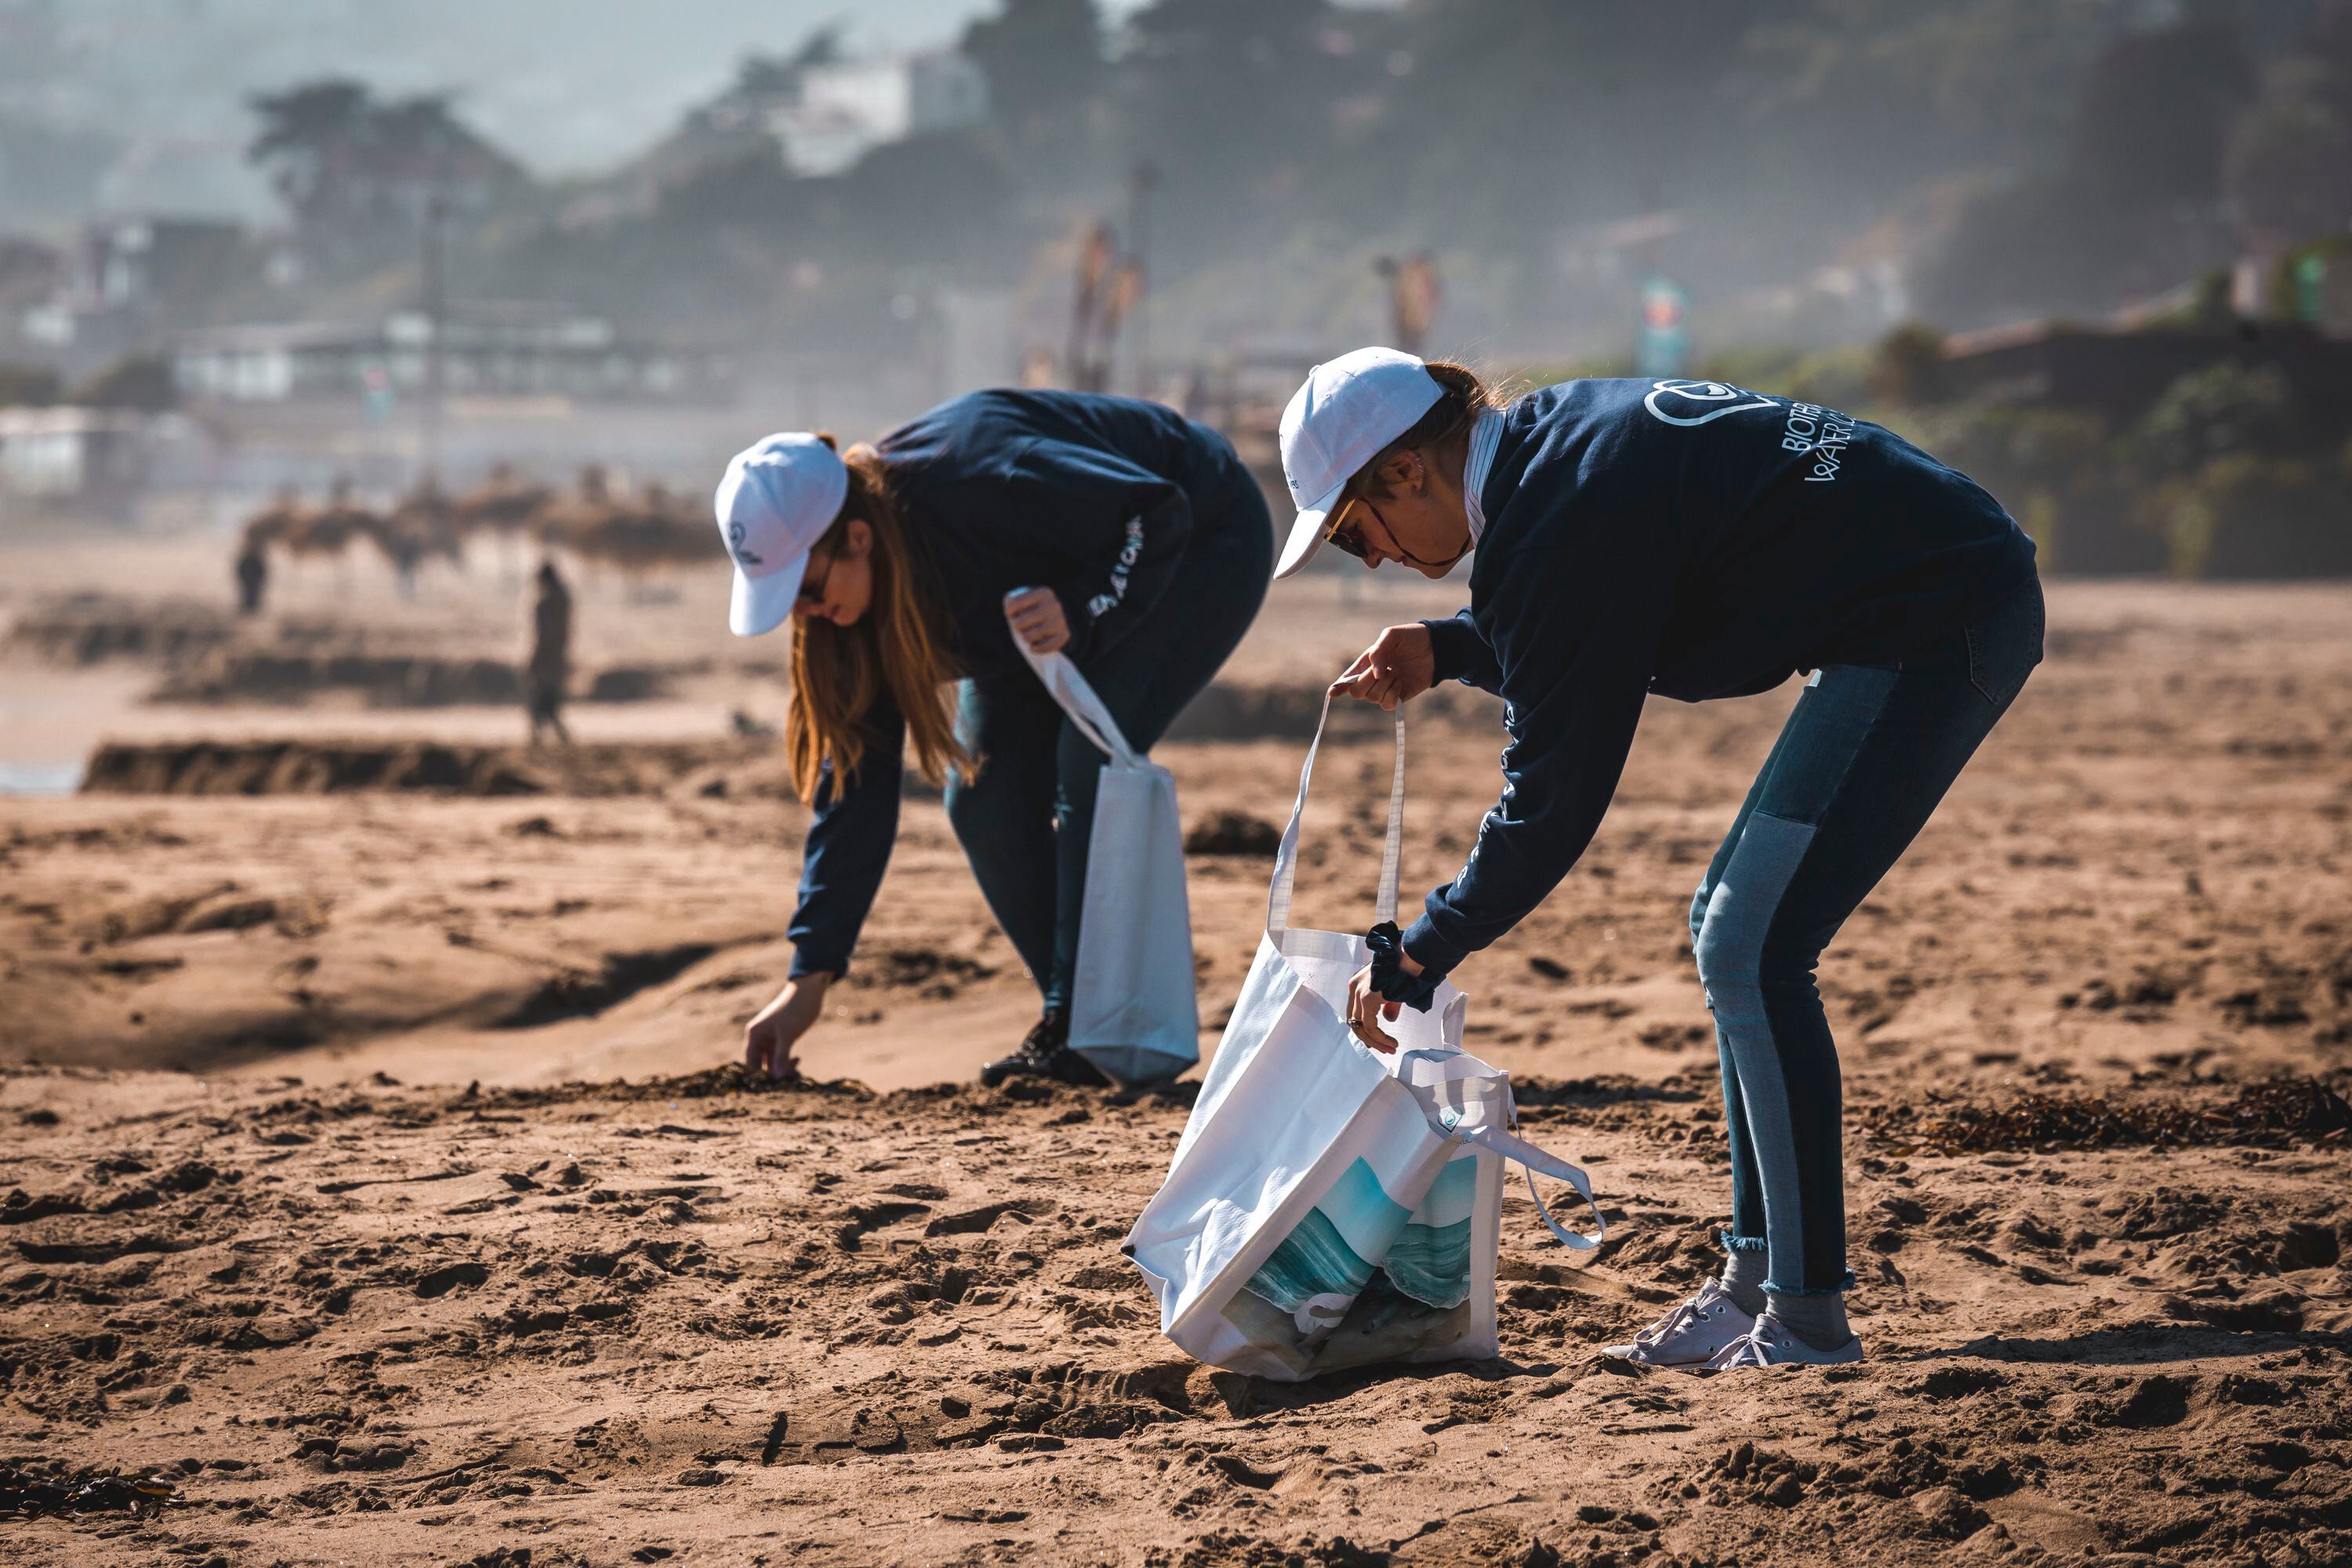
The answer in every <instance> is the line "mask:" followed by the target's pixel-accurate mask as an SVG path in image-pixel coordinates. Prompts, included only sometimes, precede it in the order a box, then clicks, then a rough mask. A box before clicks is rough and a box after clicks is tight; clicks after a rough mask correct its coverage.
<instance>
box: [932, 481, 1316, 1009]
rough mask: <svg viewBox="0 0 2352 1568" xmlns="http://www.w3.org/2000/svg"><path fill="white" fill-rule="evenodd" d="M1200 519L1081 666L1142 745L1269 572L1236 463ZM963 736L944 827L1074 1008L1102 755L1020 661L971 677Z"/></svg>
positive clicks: (1258, 501) (1234, 633)
mask: <svg viewBox="0 0 2352 1568" xmlns="http://www.w3.org/2000/svg"><path fill="white" fill-rule="evenodd" d="M1204 511H1205V509H1203V511H1196V512H1195V513H1194V516H1193V520H1192V527H1193V534H1192V542H1191V543H1189V544H1188V545H1187V546H1186V547H1185V551H1184V559H1183V561H1182V563H1181V564H1180V565H1179V566H1178V567H1177V569H1176V576H1175V579H1174V580H1173V581H1172V582H1171V583H1170V584H1169V585H1168V589H1167V592H1166V593H1165V594H1164V595H1162V596H1161V598H1160V602H1159V603H1158V604H1156V605H1153V606H1152V608H1151V613H1150V615H1148V616H1145V617H1144V619H1143V622H1142V624H1141V625H1139V626H1137V627H1135V629H1134V630H1132V631H1130V632H1129V633H1128V635H1127V636H1126V637H1123V638H1121V639H1120V640H1119V642H1118V644H1117V645H1116V646H1114V647H1111V648H1110V649H1108V651H1107V652H1104V653H1101V654H1099V655H1097V657H1096V658H1093V659H1092V660H1091V661H1089V662H1088V663H1087V664H1085V665H1083V666H1081V667H1080V672H1081V673H1082V674H1084V675H1085V676H1086V678H1087V683H1088V684H1089V685H1091V686H1092V687H1093V688H1094V689H1095V691H1096V693H1097V695H1099V696H1100V697H1101V698H1102V700H1103V702H1104V703H1105V704H1106V705H1107V706H1108V708H1109V709H1110V710H1111V716H1112V717H1113V718H1115V719H1117V720H1118V727H1119V731H1120V732H1121V733H1122V734H1124V735H1125V736H1126V737H1127V739H1128V743H1129V744H1130V745H1132V746H1135V747H1136V748H1138V749H1139V750H1146V749H1149V748H1150V747H1151V746H1152V745H1153V744H1155V743H1156V742H1158V741H1159V739H1160V736H1161V735H1162V734H1164V733H1165V732H1166V731H1167V729H1168V726H1169V725H1170V724H1171V723H1173V722H1174V721H1175V719H1176V716H1177V715H1178V714H1179V713H1181V712H1182V711H1183V710H1184V705H1185V704H1186V703H1188V702H1190V701H1192V699H1193V698H1195V697H1197V696H1199V695H1200V693H1201V691H1202V689H1203V688H1205V687H1206V686H1207V685H1208V684H1209V681H1210V680H1211V679H1212V678H1213V677H1214V676H1215V675H1216V673H1217V671H1218V669H1219V668H1222V667H1223V664H1224V662H1225V658H1226V657H1227V656H1228V655H1230V654H1231V653H1232V652H1233V651H1234V647H1235V646H1236V645H1238V644H1239V643H1240V642H1241V640H1242V634H1243V633H1244V632H1246V631H1248V630H1249V626H1250V622H1251V621H1253V620H1255V618H1256V616H1257V610H1258V605H1260V604H1262V603H1263V602H1264V601H1265V589H1266V584H1267V583H1268V582H1269V581H1270V580H1271V579H1272V577H1273V574H1274V524H1273V522H1272V521H1271V520H1270V519H1269V518H1268V517H1267V515H1266V510H1265V497H1264V496H1263V495H1262V494H1261V493H1260V492H1259V490H1258V488H1257V485H1256V482H1255V480H1253V479H1250V478H1249V477H1248V475H1247V474H1246V473H1244V472H1242V471H1241V470H1239V469H1238V468H1237V469H1236V470H1235V471H1234V477H1233V482H1232V483H1230V484H1229V485H1228V486H1227V487H1226V494H1225V498H1224V504H1223V506H1222V507H1220V508H1219V509H1218V510H1217V511H1216V514H1215V515H1213V516H1212V515H1204ZM956 733H957V736H958V738H959V739H961V741H962V742H963V743H964V744H965V746H967V747H969V748H971V750H972V752H973V754H974V755H975V756H978V757H980V758H981V759H982V767H981V769H980V776H979V777H977V778H972V779H966V778H964V777H962V776H961V774H958V775H953V776H950V778H949V780H948V787H947V811H948V821H949V822H950V824H952V825H953V826H954V828H955V834H956V838H957V841H958V842H960V843H961V844H962V846H963V852H964V856H965V858H967V859H969V860H970V861H971V869H972V875H973V876H974V877H975V878H977V879H979V881H980V890H981V892H982V895H983V896H984V897H985V898H986V899H987V900H988V907H989V910H990V912H992V914H994V915H995V916H996V923H997V924H998V925H1000V926H1003V928H1004V934H1005V935H1006V936H1007V937H1009V938H1011V939H1012V942H1013V951H1014V952H1018V953H1019V954H1020V955H1021V962H1022V963H1025V964H1027V965H1028V966H1029V973H1030V976H1031V978H1032V979H1034V980H1035V981H1036V983H1037V988H1038V990H1039V991H1041V992H1042V993H1044V994H1045V1006H1046V1008H1047V1009H1048V1010H1051V1009H1054V1008H1066V1007H1068V1006H1069V1005H1070V979H1071V975H1072V974H1073V973H1075V972H1076V967H1077V957H1078V926H1079V916H1080V913H1081V911H1082V910H1084V908H1085V905H1086V891H1087V845H1088V842H1089V840H1090V839H1091V838H1092V837H1093V835H1094V822H1095V791H1096V787H1097V784H1099V783H1100V780H1101V775H1102V765H1103V754H1102V753H1101V752H1098V751H1097V750H1095V748H1094V743H1093V742H1090V741H1088V740H1087V738H1086V737H1085V736H1084V735H1082V734H1080V733H1079V732H1078V731H1077V728H1076V726H1075V725H1073V724H1071V723H1070V722H1069V721H1068V720H1067V719H1066V717H1065V716H1064V715H1063V712H1062V710H1061V709H1060V707H1059V706H1057V705H1056V704H1055V701H1054V700H1053V698H1051V697H1049V696H1047V695H1046V693H1045V687H1044V686H1042V685H1041V684H1039V682H1038V680H1037V678H1036V676H1035V675H1034V674H1033V673H1032V672H1031V671H1030V668H1029V667H1028V666H1027V665H1025V664H1024V665H1023V666H1021V667H1020V668H1018V669H1013V670H1008V671H1006V672H1005V673H1003V674H1002V675H995V676H991V677H988V678H987V679H981V680H966V681H964V682H962V683H961V685H960V686H959V687H958V688H957V691H956Z"/></svg>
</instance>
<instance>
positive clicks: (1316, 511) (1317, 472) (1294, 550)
mask: <svg viewBox="0 0 2352 1568" xmlns="http://www.w3.org/2000/svg"><path fill="white" fill-rule="evenodd" d="M1444 395H1445V388H1444V387H1443V386H1440V385H1439V384H1438V383H1437V378H1436V377H1435V376H1433V375H1432V374H1429V367H1428V366H1427V365H1425V364H1423V363H1422V361H1421V359H1420V358H1419V356H1417V355H1414V354H1409V353H1399V352H1398V351H1397V350H1395V349H1358V350H1356V351H1355V352H1354V353H1345V354H1341V355H1340V356H1339V358H1338V359H1335V360H1333V361H1332V362H1331V363H1328V364H1318V365H1317V366H1316V367H1315V368H1314V369H1313V370H1311V371H1309V372H1307V380H1306V383H1305V384H1303V385H1301V386H1300V387H1299V389H1298V390H1297V392H1296V393H1293V394H1292V395H1291V398H1290V406H1289V407H1287V408H1286V409H1284V410H1283V411H1282V477H1283V478H1284V479H1286V480H1288V481H1289V483H1290V499H1291V501H1292V503H1293V504H1294V505H1296V506H1297V508H1298V521H1297V522H1294V523H1292V524H1291V525H1290V538H1289V539H1288V540H1287V541H1286V542H1285V543H1284V544H1283V547H1282V558H1281V559H1280V560H1278V561H1276V563H1275V565H1274V574H1275V576H1276V577H1277V578H1280V577H1287V576H1289V575H1290V574H1292V573H1293V572H1296V571H1297V570H1298V569H1299V568H1300V567H1301V566H1304V565H1306V564H1307V563H1308V562H1309V561H1312V560H1314V559H1315V552H1316V551H1318V550H1319V549H1321V548H1322V545H1323V528H1324V523H1325V520H1326V519H1328V517H1329V516H1330V512H1331V509H1332V508H1333V507H1335V506H1337V505H1339V492H1340V491H1341V490H1343V489H1346V488H1347V485H1348V481H1349V479H1353V478H1354V477H1355V474H1356V470H1358V469H1359V468H1362V467H1363V466H1364V465H1365V464H1366V463H1369V462H1370V461H1371V460H1372V459H1373V458H1377V457H1379V456H1380V454H1381V447H1385V446H1387V445H1388V444H1389V443H1390V442H1391V441H1393V440H1395V439H1396V438H1397V437H1400V436H1402V435H1403V434H1404V433H1405V432H1406V431H1408V430H1410V429H1412V427H1413V426H1415V425H1417V424H1419V423H1420V422H1421V416H1423V415H1424V414H1426V413H1428V412H1429V411H1430V410H1431V409H1432V408H1434V407H1435V406H1437V400H1438V399H1439V398H1441V397H1443V396H1444Z"/></svg>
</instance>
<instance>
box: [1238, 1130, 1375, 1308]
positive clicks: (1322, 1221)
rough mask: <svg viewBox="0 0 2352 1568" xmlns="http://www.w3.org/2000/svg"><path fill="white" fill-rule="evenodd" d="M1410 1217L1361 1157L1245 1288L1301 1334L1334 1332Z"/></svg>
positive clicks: (1333, 1184)
mask: <svg viewBox="0 0 2352 1568" xmlns="http://www.w3.org/2000/svg"><path fill="white" fill-rule="evenodd" d="M1410 1217H1411V1215H1410V1213H1409V1211H1408V1210H1407V1209H1406V1208H1405V1206H1404V1205H1402V1204H1401V1203H1398V1202H1397V1201H1396V1200H1395V1199H1394V1198H1391V1196H1389V1194H1388V1192H1387V1190H1386V1189H1385V1188H1383V1187H1382V1186H1381V1179H1380V1178H1379V1177H1378V1176H1376V1175H1374V1174H1373V1173H1372V1168H1371V1166H1370V1165H1369V1164H1367V1163H1365V1162H1364V1161H1363V1159H1362V1157H1361V1156H1359V1157H1358V1158H1357V1159H1356V1161H1355V1162H1354V1163H1352V1164H1350V1165H1349V1167H1348V1168H1347V1169H1346V1170H1345V1171H1343V1172H1341V1173H1340V1174H1339V1180H1338V1181H1335V1182H1333V1183H1332V1184H1331V1190H1330V1191H1329V1192H1328V1193H1326V1194H1323V1199H1322V1201H1321V1202H1320V1203H1318V1204H1317V1205H1315V1206H1314V1207H1313V1208H1311V1209H1309V1210H1307V1213H1306V1215H1305V1216H1304V1217H1302V1218H1301V1219H1300V1220H1299V1222H1298V1224H1297V1226H1295V1227H1293V1229H1292V1230H1291V1233H1290V1234H1289V1235H1288V1236H1286V1237H1283V1238H1282V1245H1281V1246H1279V1247H1276V1248H1275V1249H1274V1254H1273V1256H1271V1257H1270V1258H1267V1259H1266V1260H1265V1263H1264V1264H1263V1265H1261V1266H1260V1267H1259V1268H1258V1271H1257V1272H1256V1273H1255V1274H1253V1275H1251V1276H1250V1279H1249V1282H1248V1283H1247V1284H1246V1285H1244V1286H1243V1287H1242V1288H1243V1289H1245V1290H1247V1291H1249V1292H1250V1293H1251V1294H1252V1295H1255V1296H1257V1297H1259V1298H1260V1299H1261V1300H1265V1301H1267V1302H1269V1303H1271V1304H1272V1305H1274V1306H1275V1307H1277V1308H1279V1309H1281V1310H1283V1311H1284V1312H1286V1313H1288V1314H1290V1316H1291V1318H1292V1320H1293V1321H1295V1322H1296V1323H1297V1328H1298V1331H1299V1332H1300V1333H1302V1334H1308V1335H1312V1334H1316V1333H1318V1332H1320V1331H1327V1330H1328V1329H1331V1328H1333V1327H1336V1326H1337V1325H1338V1323H1339V1320H1340V1319H1341V1318H1343V1317H1345V1316H1346V1315H1347V1311H1348V1306H1349V1302H1351V1301H1353V1300H1355V1299H1356V1296H1357V1293H1358V1292H1360V1291H1361V1290H1362V1289H1363V1288H1364V1285H1365V1282H1366V1281H1367V1280H1369V1279H1371V1277H1372V1267H1373V1266H1372V1263H1371V1261H1370V1259H1373V1258H1380V1257H1381V1255H1383V1254H1384V1253H1386V1252H1387V1251H1388V1249H1389V1248H1390V1247H1391V1246H1392V1245H1393V1244H1394V1243H1395V1241H1396V1237H1397V1234H1398V1233H1399V1232H1400V1231H1402V1230H1403V1229H1404V1226H1405V1221H1406V1220H1407V1219H1408V1218H1410Z"/></svg>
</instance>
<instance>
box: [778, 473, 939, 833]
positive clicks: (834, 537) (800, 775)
mask: <svg viewBox="0 0 2352 1568" xmlns="http://www.w3.org/2000/svg"><path fill="white" fill-rule="evenodd" d="M822 439H823V440H824V443H825V445H827V446H828V447H829V446H831V445H833V437H830V436H824V437H822ZM842 461H843V463H845V465H846V466H847V467H848V468H849V493H848V495H847V497H846V498H845V500H843V501H842V503H841V513H840V515H839V516H837V517H835V519H834V520H833V525H832V526H831V527H830V528H828V529H826V530H825V531H824V536H823V537H822V538H820V539H819V540H818V541H817V542H816V545H815V551H814V552H816V553H822V554H824V555H826V556H828V557H832V558H835V559H837V558H838V557H839V556H840V554H841V552H842V551H843V549H844V548H845V545H846V543H847V540H848V532H849V524H850V522H851V521H852V520H853V519H862V520H863V521H865V523H866V527H868V528H869V529H871V530H872V531H873V532H874V547H873V549H872V551H871V552H868V554H867V555H866V561H867V563H868V565H869V567H870V569H871V571H872V573H873V577H874V594H873V599H872V601H871V603H870V604H869V605H867V607H866V614H865V615H863V616H860V617H858V619H857V621H856V624H854V625H851V626H835V625H834V624H833V623H832V622H830V621H821V620H816V619H813V618H812V617H809V616H793V702H792V707H791V708H790V710H787V711H786V713H785V715H784V751H785V754H786V757H787V759H788V760H789V762H790V763H791V767H792V775H793V793H795V794H796V795H799V796H800V797H801V799H802V800H803V801H814V799H815V798H816V792H817V785H818V784H820V783H821V782H822V780H823V776H824V775H823V772H822V770H823V768H824V763H826V762H827V761H830V762H831V763H833V770H834V773H835V789H836V790H838V789H839V788H841V787H843V786H845V785H846V784H849V783H851V782H852V781H854V780H855V779H856V777H857V770H858V767H859V765H860V764H861V763H864V762H865V760H866V732H865V730H864V728H863V726H864V723H865V721H866V715H867V714H868V713H869V712H871V711H872V710H873V707H874V704H875V701H876V700H877V699H878V698H880V697H881V696H882V695H884V694H885V693H887V694H888V696H889V698H890V700H892V701H893V702H895V703H897V704H898V711H899V712H900V713H902V714H904V715H905V716H906V720H907V734H908V738H909V739H911V740H912V741H913V742H914V743H915V765H916V767H917V768H918V769H919V770H920V772H921V773H922V775H923V776H924V777H925V778H927V779H929V781H930V782H931V783H932V784H945V783H946V782H947V773H948V770H949V769H950V768H953V769H955V770H956V771H957V772H959V773H964V774H966V775H970V774H971V773H975V772H977V770H978V766H979V760H978V759H977V758H975V757H974V756H972V754H971V752H969V751H967V750H966V749H965V748H964V744H963V742H961V741H960V740H958V739H957V738H956V732H955V710H954V707H953V705H952V699H951V696H950V692H949V689H948V687H949V683H950V682H951V681H953V680H954V679H956V678H957V676H958V675H959V674H960V673H961V671H959V670H958V669H957V668H956V664H955V660H954V658H953V657H952V656H951V655H950V653H949V651H948V649H947V648H946V647H945V646H944V644H943V643H942V641H941V638H940V630H939V624H940V623H939V618H938V612H937V610H936V608H935V606H934V605H932V603H931V600H930V595H929V584H927V583H925V582H924V581H922V569H921V565H920V563H919V560H918V559H917V557H916V556H915V554H914V553H913V552H912V551H911V550H910V549H909V546H908V538H907V528H906V523H905V521H904V520H903V519H902V518H901V516H900V515H899V511H898V499H897V497H896V496H895V495H894V494H893V492H892V489H891V486H890V472H889V468H888V466H887V464H885V463H884V462H883V460H882V455H881V454H880V453H879V452H877V451H876V450H875V449H874V448H873V447H869V446H866V445H865V444H863V443H860V444H859V445H857V446H855V447H851V448H850V449H849V450H848V451H847V452H845V453H844V454H843V455H842Z"/></svg>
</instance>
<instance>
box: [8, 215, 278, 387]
mask: <svg viewBox="0 0 2352 1568" xmlns="http://www.w3.org/2000/svg"><path fill="white" fill-rule="evenodd" d="M255 258H256V249H255V245H254V242H253V240H252V239H251V237H249V236H248V235H247V232H246V230H245V229H244V228H243V226H240V225H238V224H236V223H233V222H226V221H223V220H219V219H214V218H192V217H172V216H124V217H113V218H105V219H100V220H99V221H96V222H93V223H90V224H88V225H85V226H83V228H82V230H81V232H80V234H79V236H78V237H76V238H75V239H74V240H73V241H71V242H70V243H69V244H68V245H67V246H66V247H63V248H62V249H61V250H60V251H59V252H58V255H57V259H56V262H55V264H54V266H53V267H52V268H50V269H49V272H48V277H47V286H46V287H45V288H43V289H41V290H40V291H39V293H38V295H37V297H35V298H30V299H27V300H25V301H24V302H23V303H22V304H20V305H19V306H18V307H17V309H16V312H15V316H16V319H15V321H13V322H12V323H11V324H12V326H13V328H14V331H15V335H16V337H17V338H19V339H20V340H22V341H23V342H25V343H26V344H27V345H28V346H29V347H31V348H32V349H34V350H35V351H37V353H39V354H40V357H41V358H42V359H43V360H45V361H46V362H47V363H51V364H53V365H55V366H56V367H57V368H58V370H59V371H61V372H62V373H63V374H66V375H68V377H72V376H79V375H85V374H89V373H90V372H92V371H95V370H96V369H98V368H99V367H100V366H101V365H104V364H107V363H112V362H113V361H115V360H118V359H120V358H121V357H122V356H123V355H125V354H128V353H138V352H142V351H144V350H147V349H150V348H152V346H153V345H154V343H155V342H156V341H157V340H158V339H159V337H160V336H161V335H162V334H163V333H165V332H167V331H170V330H171V329H173V328H175V327H178V326H181V325H184V324H185V323H186V322H188V321H202V320H204V319H205V315H206V314H207V312H209V311H210V310H212V309H213V308H214V307H215V305H216V304H217V303H218V302H219V301H220V300H222V299H223V298H224V297H226V295H228V294H230V293H231V292H233V291H234V290H236V289H238V288H240V287H242V286H243V285H244V284H246V283H247V282H248V281H249V280H250V279H251V275H252V271H253V268H254V266H255ZM26 275H27V276H28V277H29V276H30V275H31V269H30V268H27V273H26Z"/></svg>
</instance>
